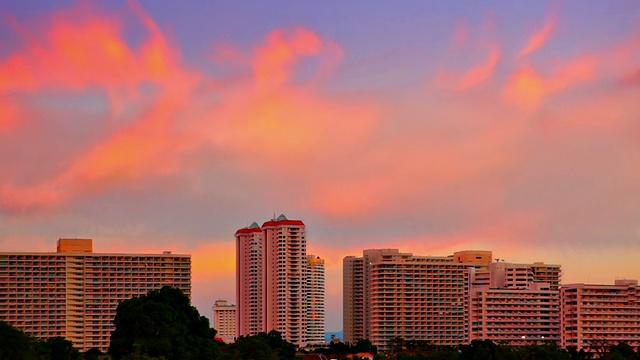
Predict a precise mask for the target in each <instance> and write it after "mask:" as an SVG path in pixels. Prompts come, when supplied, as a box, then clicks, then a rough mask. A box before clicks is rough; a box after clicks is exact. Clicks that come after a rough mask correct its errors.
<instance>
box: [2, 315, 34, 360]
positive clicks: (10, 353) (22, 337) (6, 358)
mask: <svg viewBox="0 0 640 360" xmlns="http://www.w3.org/2000/svg"><path fill="white" fill-rule="evenodd" d="M36 346H37V341H36V340H35V339H33V338H31V337H30V336H29V335H27V334H25V333H24V332H22V331H20V330H18V329H16V328H14V327H13V326H11V325H10V324H9V323H6V322H4V321H0V360H14V359H23V360H31V359H33V360H35V359H37V358H38V355H37V353H36Z"/></svg>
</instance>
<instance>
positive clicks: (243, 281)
mask: <svg viewBox="0 0 640 360" xmlns="http://www.w3.org/2000/svg"><path fill="white" fill-rule="evenodd" d="M235 236H236V308H237V313H236V331H237V335H238V336H240V335H255V334H257V333H259V332H261V331H265V328H266V327H265V323H264V287H265V282H264V276H263V270H264V269H263V257H264V256H263V254H264V236H263V234H262V229H261V228H260V226H259V225H258V224H257V223H255V222H254V223H253V224H251V226H249V227H246V228H243V229H240V230H238V231H236V235H235Z"/></svg>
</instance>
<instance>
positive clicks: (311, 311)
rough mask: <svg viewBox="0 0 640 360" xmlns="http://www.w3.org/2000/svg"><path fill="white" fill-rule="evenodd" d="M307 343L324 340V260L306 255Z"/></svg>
mask: <svg viewBox="0 0 640 360" xmlns="http://www.w3.org/2000/svg"><path fill="white" fill-rule="evenodd" d="M307 304H308V305H307V343H308V344H311V345H320V344H323V343H324V342H325V341H324V260H323V259H321V258H320V257H319V256H315V255H307Z"/></svg>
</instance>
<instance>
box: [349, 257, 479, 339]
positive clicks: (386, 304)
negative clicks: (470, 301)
mask: <svg viewBox="0 0 640 360" xmlns="http://www.w3.org/2000/svg"><path fill="white" fill-rule="evenodd" d="M476 257H477V258H476ZM458 261H466V262H458ZM490 261H491V252H490V251H465V252H459V253H456V254H454V255H451V256H416V255H413V254H410V253H400V252H399V251H398V250H397V249H372V250H364V252H363V256H362V257H354V256H348V257H346V258H344V260H343V270H344V273H343V274H344V280H343V286H344V288H343V296H344V298H343V309H344V315H343V316H344V319H343V321H344V338H345V339H344V340H345V341H346V342H351V343H355V342H357V341H358V340H361V339H370V340H371V342H372V343H373V344H374V345H376V346H378V348H379V349H380V350H385V349H386V347H387V343H388V341H389V339H391V338H393V337H396V336H399V337H402V338H404V339H405V340H426V341H430V342H431V343H433V344H437V345H458V344H462V343H464V342H465V340H466V336H467V332H466V326H467V322H466V311H465V310H466V309H465V294H467V291H468V269H469V268H476V267H478V268H484V267H486V266H487V265H488V264H487V262H490Z"/></svg>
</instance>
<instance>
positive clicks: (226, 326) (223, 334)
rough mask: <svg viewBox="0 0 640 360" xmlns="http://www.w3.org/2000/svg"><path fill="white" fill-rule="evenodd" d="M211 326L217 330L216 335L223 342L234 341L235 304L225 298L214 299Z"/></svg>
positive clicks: (235, 335)
mask: <svg viewBox="0 0 640 360" xmlns="http://www.w3.org/2000/svg"><path fill="white" fill-rule="evenodd" d="M213 326H214V328H215V329H216V330H217V331H218V332H217V334H216V337H218V338H220V339H222V341H224V342H225V343H232V342H235V341H236V337H237V334H236V306H235V305H232V304H228V303H227V300H216V302H215V303H214V305H213Z"/></svg>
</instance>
